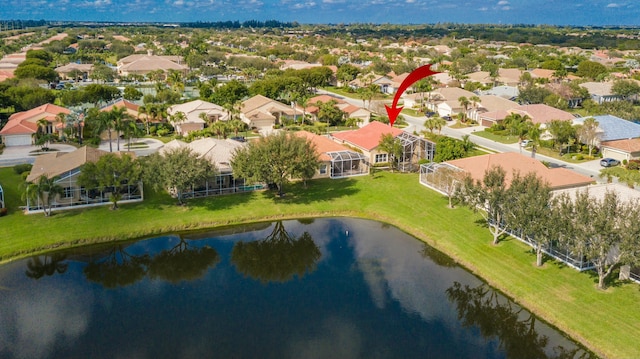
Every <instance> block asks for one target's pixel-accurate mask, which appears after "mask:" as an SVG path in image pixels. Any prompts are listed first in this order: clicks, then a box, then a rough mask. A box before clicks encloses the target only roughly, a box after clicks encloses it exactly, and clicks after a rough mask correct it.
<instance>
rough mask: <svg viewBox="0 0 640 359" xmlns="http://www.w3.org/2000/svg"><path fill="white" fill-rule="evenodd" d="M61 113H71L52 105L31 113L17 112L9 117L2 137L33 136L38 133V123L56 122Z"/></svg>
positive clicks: (34, 109)
mask: <svg viewBox="0 0 640 359" xmlns="http://www.w3.org/2000/svg"><path fill="white" fill-rule="evenodd" d="M59 113H64V114H70V113H71V111H70V110H69V109H66V108H64V107H60V106H56V105H52V104H50V103H48V104H44V105H41V106H38V107H36V108H33V109H31V110H29V111H22V112H16V113H14V114H13V115H11V116H10V117H9V121H8V122H7V124H6V125H5V126H4V127H3V128H2V130H0V134H2V135H22V134H33V133H35V132H36V131H37V129H38V125H37V122H38V120H40V119H43V118H44V119H46V120H47V121H49V122H54V121H55V118H56V115H58V114H59Z"/></svg>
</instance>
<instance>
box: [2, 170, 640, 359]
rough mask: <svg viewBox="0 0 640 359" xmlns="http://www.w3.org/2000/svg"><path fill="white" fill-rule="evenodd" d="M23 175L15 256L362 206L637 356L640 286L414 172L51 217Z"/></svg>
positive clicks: (356, 211) (363, 213)
mask: <svg viewBox="0 0 640 359" xmlns="http://www.w3.org/2000/svg"><path fill="white" fill-rule="evenodd" d="M19 182H20V178H19V177H18V176H17V175H15V174H13V172H12V171H11V169H8V168H0V183H2V186H3V187H4V189H5V192H6V200H7V202H8V203H9V207H10V210H9V214H8V216H6V217H2V218H0V256H1V257H2V258H5V259H8V258H12V257H13V258H15V257H19V256H21V255H25V254H26V253H36V252H41V251H43V250H45V249H47V248H58V247H69V246H73V245H78V244H81V243H91V242H98V241H114V240H124V239H129V238H134V237H144V236H150V235H155V234H160V233H166V232H176V231H184V230H190V229H203V228H209V227H214V226H222V225H229V224H238V223H245V222H252V221H264V220H275V219H286V218H301V217H319V216H355V217H363V218H370V219H375V220H379V221H383V222H387V223H390V224H392V225H395V226H398V227H399V228H401V229H403V230H404V231H406V232H407V233H409V234H411V235H414V236H416V237H417V238H419V239H421V240H423V241H425V242H427V243H428V244H430V245H432V246H434V247H435V248H437V249H439V250H441V251H443V252H444V253H446V254H448V255H450V256H451V257H452V258H454V259H455V260H456V261H457V262H459V263H460V264H462V265H464V266H465V267H466V268H468V269H469V270H471V271H472V272H473V273H475V274H477V275H478V276H480V277H482V278H484V279H486V280H487V281H488V282H489V283H490V284H491V285H492V286H494V287H496V288H498V289H500V290H502V291H503V292H504V293H506V294H507V295H508V296H510V297H512V298H514V299H515V300H516V301H517V302H519V303H520V304H522V305H523V306H525V307H526V308H528V309H530V310H531V311H533V312H535V313H536V314H538V315H540V316H541V317H543V318H544V319H546V320H547V321H548V322H550V323H551V324H553V325H555V326H557V327H558V328H560V329H561V330H563V331H565V332H566V333H568V334H569V335H570V336H572V337H573V338H575V339H576V340H578V341H581V342H583V343H584V344H585V345H587V346H588V347H589V348H591V349H592V350H594V351H595V352H596V353H598V354H599V355H602V356H606V357H611V358H639V357H640V346H639V345H637V338H638V337H639V336H640V311H639V310H637V306H638V303H640V286H638V285H635V284H626V283H620V282H618V281H613V282H612V283H611V284H612V285H611V286H610V287H609V289H608V290H606V291H598V290H597V289H596V281H597V278H596V277H595V275H594V274H593V273H578V272H576V271H575V270H573V269H570V268H567V267H565V266H562V265H560V264H558V263H555V262H551V261H549V262H547V263H546V264H545V265H544V267H543V268H536V267H535V256H534V255H533V254H532V253H531V249H530V248H529V247H527V246H525V245H523V244H521V243H520V242H518V241H516V240H513V239H508V240H505V241H503V242H501V243H500V244H499V245H497V246H493V245H491V236H490V234H489V232H488V231H487V229H486V228H484V227H483V226H482V225H480V224H478V220H479V216H478V215H476V214H473V213H472V212H470V211H469V210H467V209H465V208H456V209H448V208H447V200H446V198H444V197H443V196H442V195H440V194H437V193H436V192H434V191H431V190H429V189H427V188H426V187H423V186H421V185H420V184H419V183H418V180H417V175H416V174H398V173H386V172H380V173H378V174H377V175H376V176H375V177H371V176H362V177H356V178H351V179H342V180H316V181H311V182H309V183H308V188H307V189H304V188H303V186H302V185H301V184H296V185H291V186H289V187H286V188H285V190H286V192H287V195H286V197H284V198H282V199H280V198H276V197H274V194H273V193H272V192H256V193H247V194H237V195H229V196H220V197H214V198H207V199H198V200H192V201H190V202H189V203H188V204H187V205H186V206H184V207H179V206H176V205H175V200H173V199H171V198H170V197H168V196H167V195H164V194H154V193H150V192H149V191H148V192H147V195H148V196H147V199H146V200H145V201H144V202H143V203H139V204H129V205H122V207H121V209H119V210H117V211H111V210H109V209H108V206H105V207H99V208H93V209H86V210H76V211H66V212H60V213H56V214H54V216H52V217H51V218H46V217H44V216H43V215H30V216H26V215H23V214H22V213H21V212H20V211H19V210H18V209H17V208H16V206H17V205H16V203H20V202H19V194H18V193H17V191H16V188H17V185H18V183H19Z"/></svg>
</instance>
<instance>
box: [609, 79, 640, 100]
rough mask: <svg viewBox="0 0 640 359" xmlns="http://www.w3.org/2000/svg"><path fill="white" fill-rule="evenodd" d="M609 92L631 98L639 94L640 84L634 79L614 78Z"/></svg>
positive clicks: (627, 98) (626, 98)
mask: <svg viewBox="0 0 640 359" xmlns="http://www.w3.org/2000/svg"><path fill="white" fill-rule="evenodd" d="M611 93H613V94H614V95H618V96H621V97H622V98H623V99H625V100H631V99H633V98H634V97H636V96H637V95H638V94H640V85H639V84H638V82H637V81H635V80H616V81H615V82H614V83H613V85H612V86H611Z"/></svg>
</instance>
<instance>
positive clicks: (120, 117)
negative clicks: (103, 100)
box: [109, 106, 131, 151]
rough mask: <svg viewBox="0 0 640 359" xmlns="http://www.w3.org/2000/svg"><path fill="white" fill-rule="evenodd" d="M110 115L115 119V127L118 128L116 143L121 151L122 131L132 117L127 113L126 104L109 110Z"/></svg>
mask: <svg viewBox="0 0 640 359" xmlns="http://www.w3.org/2000/svg"><path fill="white" fill-rule="evenodd" d="M109 116H110V117H111V119H112V121H113V129H114V130H116V135H117V137H116V143H117V145H118V151H120V131H122V130H123V129H124V124H125V122H126V121H127V120H129V119H130V118H131V116H129V113H127V108H126V107H124V106H114V107H113V108H112V109H111V111H109Z"/></svg>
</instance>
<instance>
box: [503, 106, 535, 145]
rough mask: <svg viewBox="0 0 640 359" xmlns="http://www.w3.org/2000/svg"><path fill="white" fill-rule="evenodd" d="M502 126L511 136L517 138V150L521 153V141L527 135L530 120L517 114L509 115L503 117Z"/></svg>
mask: <svg viewBox="0 0 640 359" xmlns="http://www.w3.org/2000/svg"><path fill="white" fill-rule="evenodd" d="M504 124H505V127H506V128H507V129H509V133H510V134H511V135H514V136H516V137H518V148H520V153H522V141H523V140H524V139H525V138H527V133H528V132H529V128H530V127H531V118H530V117H529V116H527V115H521V114H519V113H510V114H509V115H508V116H507V117H505V119H504Z"/></svg>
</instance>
